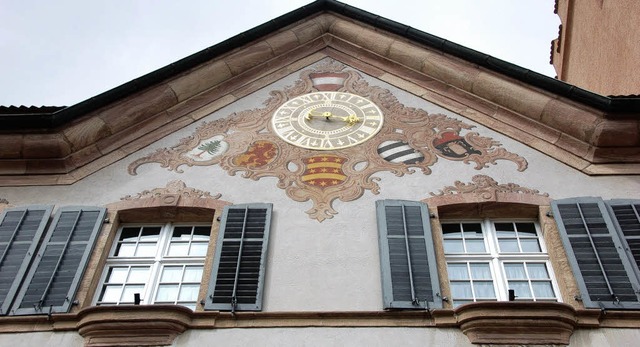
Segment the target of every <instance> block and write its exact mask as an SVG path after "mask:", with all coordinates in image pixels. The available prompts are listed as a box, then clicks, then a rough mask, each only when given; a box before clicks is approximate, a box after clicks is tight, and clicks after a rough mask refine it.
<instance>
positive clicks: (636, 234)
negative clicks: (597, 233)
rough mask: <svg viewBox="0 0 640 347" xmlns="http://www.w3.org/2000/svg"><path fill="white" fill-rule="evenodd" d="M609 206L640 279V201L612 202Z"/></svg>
mask: <svg viewBox="0 0 640 347" xmlns="http://www.w3.org/2000/svg"><path fill="white" fill-rule="evenodd" d="M607 205H609V208H610V210H611V215H612V216H613V217H614V218H613V220H614V221H615V223H616V226H617V227H618V230H619V231H620V237H621V238H622V239H623V240H624V242H626V246H625V250H626V251H627V254H628V255H629V257H630V258H631V261H632V263H635V264H636V266H635V270H636V276H637V277H638V278H639V279H640V270H639V268H640V200H610V201H607Z"/></svg>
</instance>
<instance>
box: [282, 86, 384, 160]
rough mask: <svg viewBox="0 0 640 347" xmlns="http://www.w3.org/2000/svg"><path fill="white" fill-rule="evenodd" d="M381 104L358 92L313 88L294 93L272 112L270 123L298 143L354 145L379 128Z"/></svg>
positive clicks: (323, 146)
mask: <svg viewBox="0 0 640 347" xmlns="http://www.w3.org/2000/svg"><path fill="white" fill-rule="evenodd" d="M382 123H383V115H382V111H380V108H378V106H376V105H375V104H374V103H372V102H371V101H369V100H367V99H366V98H363V97H361V96H359V95H355V94H351V93H343V92H315V93H309V94H305V95H301V96H298V97H295V98H293V99H291V100H289V101H287V102H286V103H285V104H284V105H282V106H280V108H278V110H277V111H276V112H275V113H274V114H273V117H272V119H271V125H272V126H273V130H274V131H275V133H276V134H277V135H278V136H279V137H280V138H281V139H283V140H284V141H286V142H288V143H290V144H292V145H294V146H298V147H302V148H308V149H316V150H333V149H340V148H347V147H351V146H355V145H358V144H361V143H363V142H364V141H367V140H368V139H370V138H371V137H373V136H374V135H375V134H376V133H378V131H380V129H381V128H382Z"/></svg>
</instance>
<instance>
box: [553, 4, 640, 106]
mask: <svg viewBox="0 0 640 347" xmlns="http://www.w3.org/2000/svg"><path fill="white" fill-rule="evenodd" d="M556 2H557V13H558V16H559V17H560V21H561V23H562V24H561V30H560V32H559V37H558V39H556V40H554V41H553V47H552V55H551V58H552V63H553V66H554V67H555V69H556V73H557V74H558V78H559V79H560V80H563V81H565V82H568V83H570V84H573V85H576V86H578V87H581V88H584V89H587V90H590V91H592V92H596V93H598V94H602V95H629V94H638V93H640V70H639V69H638V68H637V67H638V58H639V57H640V41H639V37H640V26H638V25H637V23H639V22H640V2H638V1H636V0H587V1H584V0H580V1H577V0H556Z"/></svg>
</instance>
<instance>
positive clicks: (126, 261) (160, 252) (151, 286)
mask: <svg viewBox="0 0 640 347" xmlns="http://www.w3.org/2000/svg"><path fill="white" fill-rule="evenodd" d="M141 227H159V228H160V233H159V236H158V241H157V246H156V254H155V255H154V256H153V257H136V256H128V257H116V256H115V253H116V249H117V246H118V242H119V240H120V236H121V235H122V231H123V230H124V229H125V228H141ZM176 227H208V228H211V225H210V224H206V223H165V224H160V223H153V224H152V223H138V224H123V225H122V226H120V228H118V232H117V233H116V237H115V238H114V240H113V243H112V244H111V247H110V250H109V256H108V258H107V260H106V262H105V265H104V269H103V271H102V275H101V276H100V283H99V285H98V287H97V290H96V293H95V297H94V300H93V304H94V305H132V304H133V298H131V300H130V301H129V300H127V301H122V302H118V303H115V304H114V303H111V302H104V303H102V302H101V301H100V296H101V295H102V291H103V288H104V285H105V281H106V280H107V275H108V274H109V270H110V269H111V268H114V267H127V266H128V267H135V266H148V267H149V277H148V278H147V280H146V281H145V285H144V289H143V290H142V292H141V293H140V299H141V301H140V304H141V305H151V304H155V301H156V300H155V297H156V295H157V293H158V288H159V284H160V276H161V274H162V270H163V268H164V267H166V266H185V265H186V266H189V265H197V266H200V267H201V268H202V274H203V277H204V271H205V268H204V265H205V260H206V252H205V255H203V256H169V255H167V253H168V251H169V245H170V244H171V242H170V241H171V237H172V234H173V230H174V228H176ZM210 242H211V234H210V235H209V241H207V249H208V247H209V244H210ZM181 283H182V282H181ZM189 283H191V282H189ZM199 283H200V287H199V289H198V292H200V290H201V289H202V278H200V281H199ZM199 301H200V298H196V301H195V303H194V304H193V305H188V306H187V307H189V308H191V309H195V306H197V305H198V302H199ZM159 304H169V305H171V303H165V302H161V303H159ZM178 305H179V303H178Z"/></svg>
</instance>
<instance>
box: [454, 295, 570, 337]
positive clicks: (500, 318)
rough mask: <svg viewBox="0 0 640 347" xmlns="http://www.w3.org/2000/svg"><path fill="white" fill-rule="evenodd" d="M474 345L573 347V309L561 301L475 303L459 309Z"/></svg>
mask: <svg viewBox="0 0 640 347" xmlns="http://www.w3.org/2000/svg"><path fill="white" fill-rule="evenodd" d="M455 314H456V315H457V318H458V319H457V320H458V324H459V326H460V329H461V330H462V332H463V333H464V334H465V335H467V337H468V338H469V340H470V341H471V343H473V344H516V345H528V344H543V345H548V344H551V345H553V344H564V345H568V344H569V339H570V337H571V334H573V330H574V328H575V327H576V325H577V322H576V311H575V310H574V308H573V307H571V306H569V305H567V304H562V303H557V302H495V301H493V302H475V303H472V304H467V305H463V306H460V307H458V308H457V309H455Z"/></svg>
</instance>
